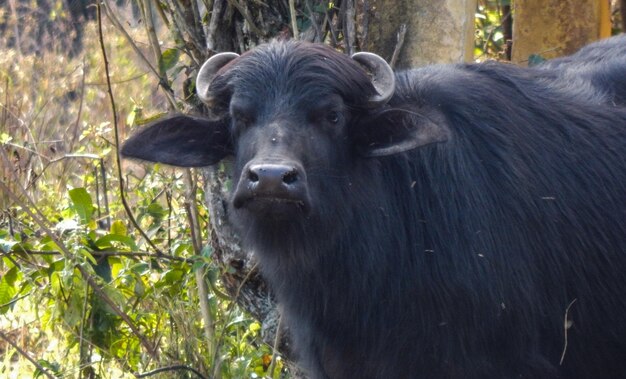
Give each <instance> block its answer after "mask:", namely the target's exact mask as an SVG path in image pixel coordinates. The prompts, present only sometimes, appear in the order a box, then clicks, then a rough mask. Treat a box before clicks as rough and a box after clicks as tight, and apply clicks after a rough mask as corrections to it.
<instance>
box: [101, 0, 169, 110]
mask: <svg viewBox="0 0 626 379" xmlns="http://www.w3.org/2000/svg"><path fill="white" fill-rule="evenodd" d="M100 4H101V3H98V6H100ZM102 4H104V9H105V11H106V14H107V17H108V18H109V20H110V21H111V22H112V23H113V26H115V28H116V29H117V30H119V31H120V32H121V33H122V34H123V35H124V37H125V38H126V41H127V42H128V44H129V45H130V46H131V47H132V48H133V50H134V51H135V53H136V54H137V56H138V57H139V58H140V59H141V60H142V61H143V62H144V64H145V65H146V66H147V67H148V68H149V69H150V71H152V73H153V74H154V75H155V76H156V77H157V78H159V84H160V85H161V86H162V87H163V89H164V90H165V91H163V93H165V97H166V98H167V101H168V102H169V103H170V106H172V107H174V108H175V107H176V100H175V99H174V95H173V94H172V90H171V88H169V85H168V84H167V82H164V81H163V78H161V77H160V76H159V72H158V71H157V69H156V68H154V66H153V65H152V63H151V62H150V61H149V60H148V59H147V58H146V57H145V56H144V55H143V53H142V52H141V50H139V47H137V44H136V43H135V41H133V39H132V37H131V36H130V35H129V34H128V32H127V31H126V29H124V27H123V26H122V24H121V23H120V20H118V19H117V17H115V14H114V13H113V10H111V7H110V6H109V2H108V0H104V1H103V2H102ZM110 82H111V78H110V77H109V75H107V86H109V87H110V86H111V83H110Z"/></svg>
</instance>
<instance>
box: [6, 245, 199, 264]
mask: <svg viewBox="0 0 626 379" xmlns="http://www.w3.org/2000/svg"><path fill="white" fill-rule="evenodd" d="M19 252H23V253H25V254H28V255H52V256H54V255H63V253H62V252H60V251H54V250H43V251H42V250H28V249H20V250H19V251H17V253H19ZM0 253H1V254H0V255H8V254H9V253H7V252H3V251H2V250H0ZM89 254H91V255H92V256H93V257H94V258H108V257H127V258H142V257H148V258H152V259H167V260H170V261H177V262H182V263H188V264H193V263H194V262H195V261H196V260H195V259H190V258H184V257H177V256H174V255H168V254H155V253H149V252H142V251H140V252H134V251H90V252H89Z"/></svg>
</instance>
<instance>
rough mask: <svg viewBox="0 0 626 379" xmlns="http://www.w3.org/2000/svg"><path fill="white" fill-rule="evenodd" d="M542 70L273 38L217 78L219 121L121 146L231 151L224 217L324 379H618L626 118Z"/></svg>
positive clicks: (224, 62)
mask: <svg viewBox="0 0 626 379" xmlns="http://www.w3.org/2000/svg"><path fill="white" fill-rule="evenodd" d="M620 41H622V42H620V43H623V39H622V40H620ZM622 47H623V46H622ZM622 47H620V48H622ZM607 54H608V52H607ZM624 65H626V62H621V67H622V68H623V67H624ZM590 67H591V66H590ZM558 69H559V67H558V66H557V67H556V68H554V70H558ZM550 70H552V69H550V68H544V69H541V70H538V69H527V68H520V67H516V66H513V65H505V64H498V63H486V64H468V65H465V64H460V65H439V66H431V67H425V68H421V69H418V70H411V71H404V72H399V73H396V74H395V75H394V74H393V73H392V72H391V69H390V68H389V66H388V65H387V64H386V63H385V62H384V61H383V60H382V59H381V58H379V57H377V56H376V55H373V54H367V53H364V54H358V55H355V56H353V57H352V58H350V57H348V56H346V55H343V54H340V53H337V52H335V51H334V50H332V49H330V48H329V47H325V46H321V45H313V44H308V43H302V42H273V43H270V44H267V45H264V46H260V47H258V48H256V49H255V50H253V51H250V52H247V53H245V54H243V55H241V56H238V55H236V54H233V53H225V54H219V55H216V56H214V57H212V58H211V59H209V60H208V61H207V62H206V63H205V64H204V66H203V67H202V69H201V70H200V73H199V75H198V81H197V88H198V92H199V96H200V98H201V99H202V100H203V101H205V102H206V103H207V104H208V105H209V107H210V108H211V110H212V112H213V118H211V119H204V118H199V117H191V116H183V115H178V116H174V117H170V118H167V119H164V120H160V121H157V122H155V123H154V124H152V125H151V126H150V127H148V128H146V129H144V130H142V131H141V132H139V133H138V134H137V135H135V136H133V137H132V138H131V139H130V140H129V141H128V142H126V144H125V145H124V147H123V149H122V153H123V154H124V155H125V156H127V157H133V158H139V159H144V160H149V161H158V162H164V163H167V164H171V165H177V166H207V165H212V164H215V163H217V162H219V161H220V160H221V159H222V158H224V157H226V156H228V155H233V156H234V158H235V178H237V180H235V183H234V185H233V191H232V198H231V201H230V213H231V214H230V217H231V219H232V222H233V223H234V224H235V225H236V226H237V227H238V229H239V231H240V233H241V236H242V238H243V240H244V243H245V245H246V246H247V247H248V248H250V249H253V250H254V251H255V253H256V254H258V258H259V261H260V263H261V266H262V267H261V268H262V272H263V274H264V275H265V277H266V278H267V279H268V281H269V282H270V284H271V285H272V287H273V289H274V291H275V293H276V295H277V298H278V300H279V302H280V303H282V307H283V313H284V317H285V319H286V320H287V323H288V325H289V326H290V330H291V331H292V333H293V339H294V342H295V345H296V347H297V353H298V355H299V360H300V363H301V365H302V366H303V367H304V368H305V369H306V370H308V372H309V374H310V376H311V377H312V378H359V379H363V378H383V379H387V378H434V379H439V378H463V379H467V378H470V379H471V378H481V379H484V378H490V379H491V378H494V379H501V378H568V379H569V378H624V377H626V111H625V110H624V109H623V108H621V107H616V106H613V105H612V104H608V102H601V101H589V99H592V98H594V97H595V96H596V95H594V94H593V92H594V91H597V90H598V89H597V88H596V87H593V86H586V87H585V88H586V89H581V88H579V86H578V85H577V83H575V82H572V88H571V89H570V90H569V91H568V84H567V83H569V81H560V80H557V79H552V80H546V73H550V72H549V71H550ZM553 76H554V75H553ZM556 76H557V77H558V75H556ZM573 87H576V88H573ZM585 91H589V92H588V93H586V92H585Z"/></svg>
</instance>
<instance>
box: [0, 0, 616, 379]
mask: <svg viewBox="0 0 626 379" xmlns="http://www.w3.org/2000/svg"><path fill="white" fill-rule="evenodd" d="M280 3H281V4H283V3H284V4H285V5H288V4H287V2H286V1H285V2H280ZM614 3H615V7H614V10H615V11H614V14H613V16H614V17H613V21H614V33H617V32H619V31H620V28H621V27H620V26H619V25H621V24H620V23H621V21H620V19H619V12H617V10H616V9H618V8H617V7H618V4H617V3H618V2H614ZM104 4H106V9H105V7H102V17H101V22H100V23H99V22H98V14H97V9H96V6H95V5H94V4H92V3H89V2H80V1H67V0H65V1H64V0H30V1H20V0H8V1H0V180H1V181H0V276H1V277H0V377H3V378H4V377H6V378H29V377H35V378H36V377H48V378H50V377H73V378H74V377H76V378H131V377H136V376H141V375H142V374H145V375H146V376H150V377H162V378H171V377H176V378H187V377H190V378H191V377H202V376H203V377H214V378H218V377H219V378H254V377H259V378H260V377H269V378H279V377H288V375H289V374H288V373H287V372H286V370H285V367H286V366H287V365H286V363H285V362H286V361H285V360H284V359H282V358H281V357H280V356H279V355H278V354H274V353H273V351H274V350H273V346H272V345H273V343H272V341H271V340H269V341H268V339H267V338H264V330H263V326H262V325H261V323H259V322H258V321H256V319H255V318H254V317H253V316H252V315H250V314H249V313H247V312H246V311H244V310H243V309H242V308H241V307H239V306H238V305H237V304H236V302H235V301H233V291H232V288H231V289H230V290H229V289H227V288H225V284H224V283H223V280H221V278H222V276H223V274H224V273H225V271H228V270H229V268H228V267H224V266H223V265H220V264H218V263H216V260H215V259H213V255H214V251H213V248H211V245H205V244H204V243H203V242H206V241H210V240H211V238H212V236H211V235H209V234H208V231H209V229H210V228H209V227H207V223H208V221H209V214H208V210H207V209H206V208H205V206H204V202H203V199H204V196H205V194H204V193H203V191H204V184H203V177H202V174H201V172H198V171H193V170H185V171H183V170H173V169H171V168H168V167H164V166H161V165H151V166H147V165H139V164H137V163H133V162H121V165H122V166H121V167H120V166H119V163H120V162H118V159H117V154H116V146H117V144H118V143H119V141H123V140H124V138H125V137H126V136H127V135H128V134H130V133H131V132H132V130H133V129H134V128H136V127H138V126H140V125H143V124H145V123H147V122H149V121H150V120H152V119H154V118H155V117H159V116H160V115H162V114H163V113H165V112H168V111H172V110H178V111H189V110H192V109H197V108H198V107H199V104H198V103H197V101H196V100H195V98H194V97H193V96H192V94H193V81H191V80H189V78H190V77H191V76H192V75H191V74H192V73H193V70H194V69H195V68H196V67H197V65H198V64H199V63H201V61H202V59H203V58H204V57H205V56H204V54H206V52H203V51H200V50H201V46H202V44H200V43H199V42H198V41H194V40H193V38H192V37H191V36H193V33H191V32H190V31H189V30H188V29H189V28H194V27H198V26H199V25H200V24H199V23H200V22H201V23H203V24H204V25H211V20H209V19H208V18H206V17H208V16H207V15H208V13H207V12H206V9H212V6H213V5H214V4H213V2H212V1H208V0H206V1H200V2H198V3H196V2H188V1H178V0H174V1H162V2H150V1H137V2H129V3H126V2H118V3H116V4H113V3H104ZM193 4H195V5H193ZM198 4H200V5H204V7H205V9H204V10H203V9H200V8H198ZM246 4H248V5H249V7H246V6H244V5H246ZM259 4H261V2H258V1H250V2H245V1H235V0H229V1H228V2H227V3H225V6H228V8H229V9H230V10H229V12H231V14H230V16H232V17H234V18H233V19H235V21H236V22H239V23H243V22H244V21H245V19H246V17H249V16H250V15H251V14H252V12H254V9H253V7H255V6H258V5H259ZM294 4H296V5H297V6H298V7H299V8H298V9H299V13H298V14H299V17H297V20H296V21H297V22H296V23H295V27H296V28H297V29H298V30H300V31H301V32H306V31H307V30H309V29H311V28H313V26H315V22H311V20H315V19H316V17H317V18H320V17H321V18H324V17H325V18H326V19H327V20H328V22H327V23H326V25H328V31H327V32H326V34H324V36H325V37H324V40H332V42H333V43H334V44H335V45H336V46H337V47H338V48H341V46H342V45H341V39H342V38H343V37H342V34H341V27H340V24H339V23H340V17H342V13H341V12H342V8H341V6H340V2H333V1H321V2H319V1H318V2H310V1H299V2H297V3H294ZM313 5H314V6H313ZM512 10H514V4H511V1H510V0H480V1H478V7H477V9H476V14H475V27H476V28H475V44H474V46H475V48H474V56H475V60H476V61H483V60H487V59H498V60H507V59H510V48H511V45H510V43H511V21H512V18H513V16H514V12H513V14H512ZM237 12H238V14H239V16H237V17H235V16H233V15H235V14H236V13H237ZM265 12H267V10H266V11H265ZM276 12H278V13H280V14H289V12H290V10H289V9H288V8H287V9H280V10H277V11H276ZM281 12H283V13H281ZM202 15H204V17H205V18H203V16H202ZM259 15H262V13H258V14H256V16H257V17H258V16H259ZM274 16H275V17H274V19H279V18H280V17H281V16H280V15H274ZM194 18H195V21H193V19H194ZM190 19H191V21H190ZM257 19H258V18H257ZM250 25H254V23H251V24H250ZM266 25H267V24H266ZM293 25H294V23H291V21H290V20H289V19H288V18H285V20H284V23H283V24H280V25H274V28H275V29H276V30H274V31H272V32H271V33H269V31H268V32H267V33H265V34H271V35H278V36H280V35H281V34H283V35H284V36H286V35H289V34H290V29H289V28H290V27H293ZM218 26H219V25H218ZM333 27H336V28H337V29H335V30H333ZM99 28H101V32H100V30H99ZM242 30H244V31H245V30H246V29H245V28H244V29H242ZM317 32H318V33H319V31H317ZM250 35H252V34H250ZM101 38H102V41H101ZM243 40H245V41H248V42H249V43H250V45H253V42H254V43H256V42H258V41H253V42H250V37H249V36H248V37H246V38H240V39H239V41H243ZM215 43H216V44H217V45H219V43H220V42H219V41H216V42H215ZM102 48H104V49H105V51H106V54H107V56H106V57H107V60H108V65H106V64H105V59H104V56H103V50H102ZM107 70H108V73H107ZM108 82H110V84H109V83H108ZM111 99H113V100H114V104H115V115H116V116H117V118H114V114H113V106H112V101H111ZM130 214H132V215H134V216H133V217H131V216H130ZM163 369H168V370H167V371H160V370H163Z"/></svg>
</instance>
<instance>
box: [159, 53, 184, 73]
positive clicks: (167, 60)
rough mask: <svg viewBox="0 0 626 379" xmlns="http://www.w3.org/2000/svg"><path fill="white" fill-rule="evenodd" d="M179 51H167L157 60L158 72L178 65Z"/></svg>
mask: <svg viewBox="0 0 626 379" xmlns="http://www.w3.org/2000/svg"><path fill="white" fill-rule="evenodd" d="M178 58H180V51H179V50H178V49H167V50H165V51H164V52H163V54H161V57H160V58H159V71H160V72H166V71H167V70H169V69H171V68H172V67H174V66H175V65H176V63H178Z"/></svg>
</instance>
